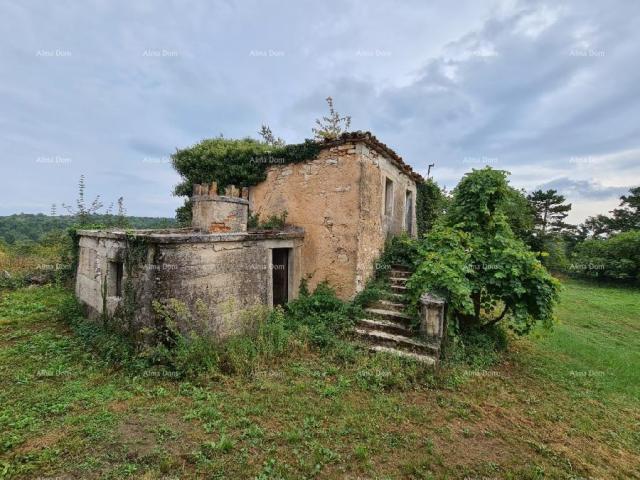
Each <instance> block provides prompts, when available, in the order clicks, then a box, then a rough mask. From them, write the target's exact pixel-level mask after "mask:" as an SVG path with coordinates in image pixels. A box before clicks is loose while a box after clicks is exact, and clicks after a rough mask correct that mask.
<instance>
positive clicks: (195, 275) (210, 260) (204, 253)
mask: <svg viewBox="0 0 640 480" xmlns="http://www.w3.org/2000/svg"><path fill="white" fill-rule="evenodd" d="M272 248H291V250H292V255H293V257H294V258H293V261H292V262H291V263H292V265H291V267H292V268H291V270H290V278H291V280H292V281H291V282H290V285H291V287H292V290H290V292H289V295H290V298H292V297H294V296H296V295H297V289H295V288H294V287H295V286H297V284H299V282H300V280H299V271H296V270H295V266H296V265H298V264H299V256H300V248H301V247H300V241H298V240H274V241H268V240H267V241H231V242H215V243H178V244H167V245H161V246H160V250H159V255H158V264H157V265H158V268H157V281H158V286H157V290H158V293H159V294H160V295H161V297H162V298H177V299H179V300H181V301H182V302H184V303H185V304H186V305H187V307H188V308H189V310H190V311H191V312H192V313H194V314H195V317H196V318H198V317H202V316H203V315H202V314H203V313H204V314H205V315H204V316H205V317H206V322H202V320H203V319H202V318H198V322H197V323H198V324H194V325H192V326H191V328H193V329H195V330H196V331H199V332H201V333H206V334H209V335H212V336H214V337H217V338H224V337H226V336H229V335H231V334H234V333H239V332H240V331H241V330H242V329H243V328H245V327H246V326H248V322H249V323H250V322H251V320H252V318H251V308H253V307H256V306H271V305H272V304H273V285H272V260H271V252H272ZM294 279H297V283H295V284H294V282H293V280H294ZM202 306H205V307H206V308H205V310H204V312H202V311H201V310H202ZM254 320H255V319H254Z"/></svg>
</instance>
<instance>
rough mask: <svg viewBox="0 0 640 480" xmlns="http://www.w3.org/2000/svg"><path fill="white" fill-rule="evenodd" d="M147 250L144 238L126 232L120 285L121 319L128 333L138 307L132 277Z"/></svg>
mask: <svg viewBox="0 0 640 480" xmlns="http://www.w3.org/2000/svg"><path fill="white" fill-rule="evenodd" d="M148 252H149V245H148V243H147V240H146V239H145V238H143V237H140V236H136V235H135V234H133V233H130V232H127V234H126V239H125V249H124V255H123V259H122V260H123V263H124V268H125V273H126V275H125V278H124V284H123V286H122V310H121V313H122V317H123V320H124V321H125V322H126V326H127V331H128V332H129V334H133V322H134V319H135V314H136V310H138V308H139V305H138V304H137V298H136V291H135V287H134V278H135V276H136V275H137V273H138V270H139V267H140V266H141V265H143V264H144V263H146V261H147V257H148Z"/></svg>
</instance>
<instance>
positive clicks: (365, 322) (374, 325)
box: [358, 318, 411, 335]
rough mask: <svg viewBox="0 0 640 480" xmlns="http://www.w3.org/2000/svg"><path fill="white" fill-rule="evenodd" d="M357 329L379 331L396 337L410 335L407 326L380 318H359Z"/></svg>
mask: <svg viewBox="0 0 640 480" xmlns="http://www.w3.org/2000/svg"><path fill="white" fill-rule="evenodd" d="M358 327H360V328H364V329H367V330H380V331H383V332H387V333H394V334H396V335H411V328H410V327H409V326H408V325H406V324H404V323H400V322H394V321H392V320H383V319H381V318H361V319H360V320H359V321H358Z"/></svg>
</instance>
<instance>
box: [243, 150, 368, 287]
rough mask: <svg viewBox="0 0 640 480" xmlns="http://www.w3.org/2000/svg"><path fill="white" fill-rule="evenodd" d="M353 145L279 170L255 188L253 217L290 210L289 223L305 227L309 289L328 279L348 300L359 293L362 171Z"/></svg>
mask: <svg viewBox="0 0 640 480" xmlns="http://www.w3.org/2000/svg"><path fill="white" fill-rule="evenodd" d="M355 152H356V147H355V145H354V144H353V143H346V144H344V145H340V146H336V147H332V148H330V149H326V150H323V151H321V152H320V153H319V155H318V157H317V158H315V159H314V160H311V161H307V162H301V163H294V164H285V165H273V166H271V167H270V168H269V169H268V172H267V179H266V180H265V181H264V182H262V183H260V184H259V185H256V186H254V187H251V188H250V190H249V201H250V205H251V210H252V212H253V213H254V214H255V213H259V214H260V217H261V218H262V219H266V218H268V217H269V216H271V215H279V214H281V213H282V212H283V211H285V210H286V211H287V223H291V224H293V225H296V226H300V227H303V228H304V230H305V239H304V244H303V246H302V251H301V255H302V260H301V261H302V277H303V278H307V279H308V281H309V286H310V287H311V288H315V286H316V285H317V284H318V283H320V282H322V281H324V280H326V281H328V282H329V283H330V284H331V285H332V286H333V287H334V288H335V289H336V292H337V294H338V295H339V296H340V297H342V298H349V297H351V296H353V294H354V293H355V291H356V282H355V271H356V260H357V259H356V256H357V249H358V240H357V235H358V218H359V198H360V192H359V191H358V189H359V177H360V166H359V164H358V162H357V161H356V157H355Z"/></svg>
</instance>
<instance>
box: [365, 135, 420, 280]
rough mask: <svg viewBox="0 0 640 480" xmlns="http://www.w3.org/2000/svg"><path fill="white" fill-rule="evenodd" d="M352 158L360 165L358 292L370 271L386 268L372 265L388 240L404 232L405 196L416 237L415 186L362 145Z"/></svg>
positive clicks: (413, 233) (382, 157)
mask: <svg viewBox="0 0 640 480" xmlns="http://www.w3.org/2000/svg"><path fill="white" fill-rule="evenodd" d="M356 156H357V158H358V163H359V164H360V168H361V174H360V186H359V191H360V208H359V210H360V220H359V222H358V251H357V261H356V289H357V290H358V291H360V290H362V289H363V288H364V286H365V284H366V282H367V280H368V279H369V278H371V276H372V275H373V273H374V268H376V267H377V268H383V269H384V268H388V266H387V265H380V264H378V265H375V264H374V262H375V261H376V260H377V258H378V257H379V256H380V254H381V252H382V251H383V249H384V243H385V240H386V239H387V238H388V237H389V236H393V235H397V234H399V233H402V232H405V231H407V229H406V227H407V226H406V225H405V223H406V222H405V212H406V208H407V205H406V204H405V203H406V192H407V191H410V192H411V195H412V203H413V207H412V213H413V215H412V222H411V231H410V232H408V233H409V234H410V235H412V236H416V235H417V228H416V209H415V201H416V195H417V189H416V183H415V181H414V180H413V179H412V178H411V177H409V176H408V175H407V174H406V173H404V172H402V171H401V170H400V169H399V168H398V167H396V166H395V164H393V163H392V161H391V160H390V159H389V158H387V157H386V156H385V155H382V154H379V153H378V152H376V151H375V150H373V149H371V148H369V147H368V146H367V145H366V144H364V143H359V144H358V145H357V148H356ZM387 178H389V179H390V180H391V181H392V182H393V210H392V213H391V215H387V214H386V213H385V183H386V179H387Z"/></svg>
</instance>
